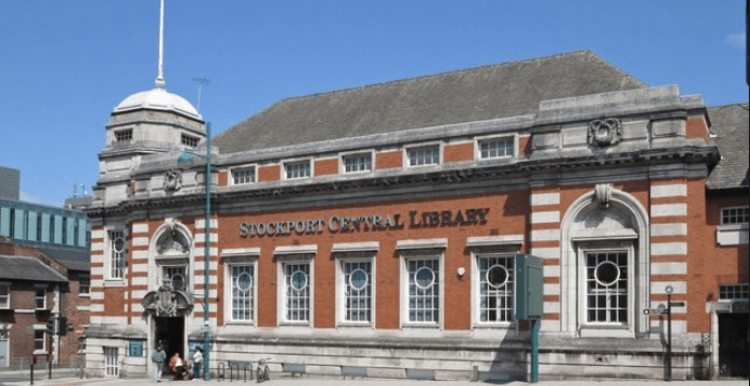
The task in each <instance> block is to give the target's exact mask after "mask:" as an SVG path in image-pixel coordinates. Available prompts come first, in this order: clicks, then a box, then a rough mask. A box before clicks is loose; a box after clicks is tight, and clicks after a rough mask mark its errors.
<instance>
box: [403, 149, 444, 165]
mask: <svg viewBox="0 0 750 386" xmlns="http://www.w3.org/2000/svg"><path fill="white" fill-rule="evenodd" d="M408 154H409V166H420V165H437V164H439V163H440V148H439V147H438V146H434V147H421V148H416V149H409V153H408Z"/></svg>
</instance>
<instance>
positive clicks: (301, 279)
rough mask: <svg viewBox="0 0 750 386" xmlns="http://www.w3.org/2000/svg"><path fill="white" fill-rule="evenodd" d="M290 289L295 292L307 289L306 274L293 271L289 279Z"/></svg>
mask: <svg viewBox="0 0 750 386" xmlns="http://www.w3.org/2000/svg"><path fill="white" fill-rule="evenodd" d="M291 285H292V288H293V289H294V290H295V291H302V290H303V289H305V287H307V274H306V273H304V272H302V271H294V273H293V274H292V279H291Z"/></svg>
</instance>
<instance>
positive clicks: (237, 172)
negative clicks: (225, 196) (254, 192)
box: [232, 168, 255, 185]
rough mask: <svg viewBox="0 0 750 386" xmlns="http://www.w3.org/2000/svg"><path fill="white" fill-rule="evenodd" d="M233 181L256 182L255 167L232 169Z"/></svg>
mask: <svg viewBox="0 0 750 386" xmlns="http://www.w3.org/2000/svg"><path fill="white" fill-rule="evenodd" d="M232 182H233V184H235V185H242V184H252V183H254V182H255V168H242V169H232Z"/></svg>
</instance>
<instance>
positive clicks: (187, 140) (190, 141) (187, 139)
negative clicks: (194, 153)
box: [181, 134, 200, 147]
mask: <svg viewBox="0 0 750 386" xmlns="http://www.w3.org/2000/svg"><path fill="white" fill-rule="evenodd" d="M198 142H200V139H198V137H193V136H191V135H186V134H183V135H182V141H181V143H182V144H183V145H185V146H189V147H196V146H198Z"/></svg>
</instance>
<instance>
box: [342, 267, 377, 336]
mask: <svg viewBox="0 0 750 386" xmlns="http://www.w3.org/2000/svg"><path fill="white" fill-rule="evenodd" d="M342 269H343V272H344V294H345V297H346V299H345V307H346V309H345V320H346V321H347V322H366V323H370V322H371V321H372V319H371V315H372V289H371V288H372V287H371V286H372V280H371V279H372V264H371V263H370V262H343V263H342Z"/></svg>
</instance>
